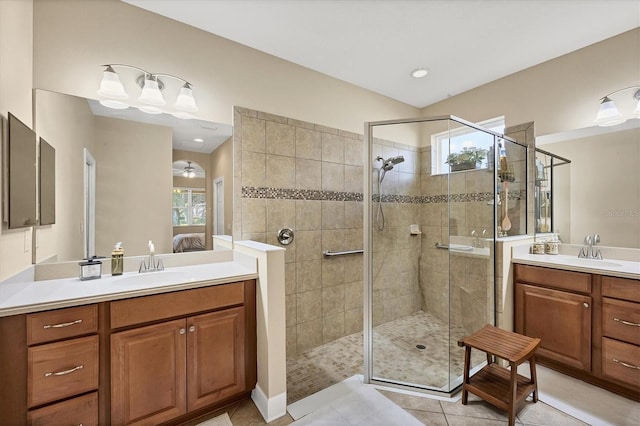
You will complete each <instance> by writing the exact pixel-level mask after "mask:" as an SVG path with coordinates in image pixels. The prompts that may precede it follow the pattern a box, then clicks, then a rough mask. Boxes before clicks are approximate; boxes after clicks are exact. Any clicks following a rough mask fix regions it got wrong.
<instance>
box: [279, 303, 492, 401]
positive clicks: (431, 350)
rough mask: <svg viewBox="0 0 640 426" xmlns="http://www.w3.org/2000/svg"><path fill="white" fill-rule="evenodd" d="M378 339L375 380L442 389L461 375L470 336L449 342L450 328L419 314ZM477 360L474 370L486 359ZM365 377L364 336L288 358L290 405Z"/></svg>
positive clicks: (380, 329) (384, 328) (382, 330)
mask: <svg viewBox="0 0 640 426" xmlns="http://www.w3.org/2000/svg"><path fill="white" fill-rule="evenodd" d="M373 334H374V336H373V346H374V360H373V365H374V377H379V378H386V379H391V380H394V381H400V382H405V383H413V384H421V385H428V386H430V387H433V388H442V387H444V386H447V385H448V383H449V380H456V379H458V378H459V377H460V375H461V374H462V368H463V364H464V350H463V349H462V348H459V347H458V346H457V340H458V339H459V338H461V337H463V336H464V335H465V332H464V331H463V330H462V329H461V328H460V329H459V330H458V329H452V331H451V341H449V327H448V325H447V324H445V323H444V322H442V321H440V320H438V319H437V318H436V317H434V316H433V315H430V314H428V313H425V312H422V311H420V312H416V313H414V314H411V315H408V316H406V317H403V318H399V319H397V320H394V321H391V322H388V323H385V324H381V325H379V326H377V327H375V329H374V333H373ZM416 345H424V346H425V349H418V348H417V347H416ZM472 355H473V357H472V362H473V365H476V364H477V363H480V362H482V361H484V359H485V356H484V354H482V353H479V352H476V353H474V352H472ZM450 363H451V366H452V370H451V371H452V377H451V378H450V377H449V364H450ZM363 373H364V367H363V340H362V332H359V333H354V334H351V335H349V336H345V337H342V338H340V339H338V340H335V341H333V342H330V343H327V344H325V345H322V346H319V347H317V348H313V349H311V350H308V351H306V352H303V353H301V354H298V355H296V356H291V357H287V403H288V404H291V403H292V402H295V401H298V400H300V399H302V398H305V397H307V396H309V395H311V394H313V393H315V392H318V391H320V390H322V389H324V388H327V387H329V386H331V385H333V384H336V383H339V382H341V381H342V380H344V379H346V378H348V377H351V376H353V375H355V374H363Z"/></svg>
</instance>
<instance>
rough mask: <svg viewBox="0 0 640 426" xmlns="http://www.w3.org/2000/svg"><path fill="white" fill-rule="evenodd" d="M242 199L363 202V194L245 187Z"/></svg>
mask: <svg viewBox="0 0 640 426" xmlns="http://www.w3.org/2000/svg"><path fill="white" fill-rule="evenodd" d="M242 198H268V199H278V200H321V201H362V199H363V198H362V193H361V192H340V191H316V190H312V189H288V188H266V187H255V186H243V187H242Z"/></svg>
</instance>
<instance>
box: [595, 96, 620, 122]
mask: <svg viewBox="0 0 640 426" xmlns="http://www.w3.org/2000/svg"><path fill="white" fill-rule="evenodd" d="M624 121H625V119H624V118H623V117H622V114H620V111H619V110H618V107H616V104H615V102H613V101H612V100H611V99H609V98H608V97H606V96H605V98H604V99H603V100H602V103H601V104H600V109H599V110H598V114H597V115H596V119H595V123H596V124H597V125H598V126H601V127H607V126H615V125H616V124H620V123H624Z"/></svg>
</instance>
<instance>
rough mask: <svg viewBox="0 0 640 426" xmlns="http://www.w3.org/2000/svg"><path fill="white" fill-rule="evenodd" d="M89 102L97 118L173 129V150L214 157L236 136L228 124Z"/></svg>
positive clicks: (89, 100)
mask: <svg viewBox="0 0 640 426" xmlns="http://www.w3.org/2000/svg"><path fill="white" fill-rule="evenodd" d="M87 101H88V102H89V106H90V107H91V111H92V112H93V114H94V115H99V116H102V117H111V118H120V119H122V120H129V121H137V122H139V123H147V124H156V125H158V126H167V127H171V130H172V132H173V149H180V150H183V151H192V152H201V153H205V154H211V153H212V152H213V151H215V150H216V149H217V148H218V147H219V146H220V145H222V144H223V143H224V142H225V141H226V140H227V139H229V138H230V137H231V135H232V134H233V128H232V127H231V126H230V125H228V124H220V123H213V122H210V121H203V120H197V119H191V120H183V119H180V118H176V117H174V116H173V115H171V114H164V113H163V114H147V113H145V112H142V111H140V110H139V109H137V108H133V107H129V108H127V109H113V108H107V107H105V106H104V105H102V104H100V102H99V101H97V100H95V99H88V100H87Z"/></svg>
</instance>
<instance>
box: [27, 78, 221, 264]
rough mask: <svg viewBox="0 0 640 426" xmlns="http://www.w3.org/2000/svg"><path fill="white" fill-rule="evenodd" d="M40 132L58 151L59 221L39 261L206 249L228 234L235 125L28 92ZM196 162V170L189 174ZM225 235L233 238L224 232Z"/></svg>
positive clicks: (45, 233) (45, 232) (43, 239)
mask: <svg viewBox="0 0 640 426" xmlns="http://www.w3.org/2000/svg"><path fill="white" fill-rule="evenodd" d="M34 105H35V109H34V111H35V112H34V114H35V117H34V123H35V124H34V125H35V130H36V132H37V134H38V135H39V136H40V137H43V138H45V139H46V140H47V142H48V143H49V144H50V145H51V146H52V147H53V148H55V150H56V158H55V161H56V178H55V191H56V207H55V208H56V212H55V217H56V223H55V224H54V225H51V226H45V227H41V228H39V229H38V239H39V242H38V245H37V247H36V251H37V253H36V258H37V259H38V260H37V261H38V262H46V261H71V260H79V259H83V258H86V257H87V255H89V256H92V255H97V256H109V255H110V253H111V250H112V248H113V246H114V244H115V243H116V242H122V244H123V246H124V249H125V255H126V256H135V255H144V254H147V253H148V246H147V243H148V241H149V240H153V242H154V245H155V249H156V253H174V252H185V251H195V250H203V249H204V250H210V249H212V248H213V238H212V236H213V235H214V234H216V235H231V231H232V223H231V221H232V218H233V213H232V210H231V209H232V205H233V191H232V187H233V146H232V143H233V142H232V139H233V138H232V127H231V126H230V125H227V124H220V123H212V122H207V121H202V120H196V119H191V120H182V119H178V118H175V117H173V116H171V115H169V114H158V115H151V114H146V113H143V112H141V111H139V110H137V109H135V108H128V109H124V110H115V109H110V108H106V107H104V106H102V105H100V103H99V102H98V101H95V100H91V99H84V98H80V97H76V96H70V95H65V94H60V93H55V92H50V91H46V90H40V89H36V90H34ZM189 167H193V169H194V172H193V173H189V172H190V171H191V169H190V168H189ZM229 238H230V237H229Z"/></svg>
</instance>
